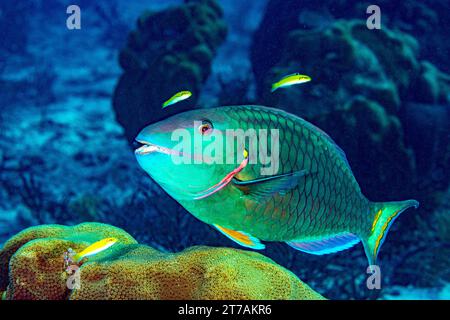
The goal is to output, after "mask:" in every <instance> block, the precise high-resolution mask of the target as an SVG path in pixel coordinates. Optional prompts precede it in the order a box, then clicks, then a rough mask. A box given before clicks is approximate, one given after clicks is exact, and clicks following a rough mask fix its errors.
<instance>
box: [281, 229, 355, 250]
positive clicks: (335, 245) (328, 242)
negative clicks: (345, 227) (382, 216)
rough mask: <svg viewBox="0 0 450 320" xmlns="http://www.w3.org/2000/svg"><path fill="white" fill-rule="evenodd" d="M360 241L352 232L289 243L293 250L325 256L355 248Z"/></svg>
mask: <svg viewBox="0 0 450 320" xmlns="http://www.w3.org/2000/svg"><path fill="white" fill-rule="evenodd" d="M359 241H360V239H359V238H358V237H357V236H356V235H354V234H353V233H350V232H345V233H340V234H337V235H333V236H330V237H326V238H320V239H317V240H307V241H302V240H300V241H288V242H286V243H287V244H288V245H290V246H291V247H292V248H294V249H296V250H300V251H303V252H306V253H310V254H315V255H323V254H329V253H334V252H338V251H342V250H345V249H348V248H351V247H353V246H354V245H355V244H357V243H358V242H359Z"/></svg>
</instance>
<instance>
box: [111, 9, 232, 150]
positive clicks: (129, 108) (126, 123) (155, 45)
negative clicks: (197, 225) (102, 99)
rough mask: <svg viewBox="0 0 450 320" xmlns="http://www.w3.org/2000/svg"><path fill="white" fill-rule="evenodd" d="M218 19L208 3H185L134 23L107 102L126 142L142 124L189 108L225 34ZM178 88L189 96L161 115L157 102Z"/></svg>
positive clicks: (149, 15)
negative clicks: (109, 101)
mask: <svg viewBox="0 0 450 320" xmlns="http://www.w3.org/2000/svg"><path fill="white" fill-rule="evenodd" d="M222 16H223V13H222V10H221V9H220V7H219V6H218V4H217V3H216V1H214V0H196V1H194V0H188V1H185V3H184V4H183V5H181V6H178V7H171V8H168V9H167V10H163V11H160V12H146V13H144V14H142V16H141V17H140V18H139V19H138V23H137V30H135V31H132V32H131V33H130V35H129V38H128V44H127V46H126V47H125V48H124V49H123V50H122V51H121V53H120V57H119V62H120V65H121V66H122V68H123V70H124V74H123V75H122V76H121V78H120V80H119V83H118V84H117V87H116V89H115V92H114V99H113V107H114V111H115V113H116V118H117V121H118V122H119V123H120V124H121V125H122V126H123V128H124V130H125V135H126V136H127V138H128V140H129V141H133V140H134V138H135V137H136V134H137V133H138V131H139V130H140V129H141V128H142V127H143V126H144V125H147V124H149V123H151V122H154V121H156V120H160V119H161V118H163V117H166V116H169V115H172V114H173V113H174V111H173V110H176V112H179V111H182V110H186V109H187V108H188V107H190V108H192V106H194V105H195V102H196V99H197V96H198V93H199V92H200V87H201V85H202V84H203V82H204V81H205V80H206V78H207V77H208V75H209V73H210V70H211V62H212V59H213V57H214V54H215V51H216V49H217V47H218V46H219V45H220V44H221V43H222V42H223V40H224V39H225V36H226V33H227V28H226V25H225V23H224V21H223V19H222ZM181 90H190V91H191V92H192V93H193V96H192V97H191V98H190V99H189V100H187V101H186V102H182V103H180V104H178V105H177V107H176V108H168V109H164V111H163V110H162V109H161V104H162V103H163V102H164V101H165V100H167V99H168V98H169V97H171V96H172V95H173V94H174V93H176V92H178V91H181Z"/></svg>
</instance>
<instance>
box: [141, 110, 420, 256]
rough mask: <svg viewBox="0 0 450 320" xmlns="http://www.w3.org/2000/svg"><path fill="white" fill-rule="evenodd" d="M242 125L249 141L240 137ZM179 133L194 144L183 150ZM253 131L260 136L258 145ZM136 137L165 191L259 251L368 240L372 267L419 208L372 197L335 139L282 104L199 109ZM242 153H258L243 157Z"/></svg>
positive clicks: (328, 247) (323, 250)
mask: <svg viewBox="0 0 450 320" xmlns="http://www.w3.org/2000/svg"><path fill="white" fill-rule="evenodd" d="M177 130H178V131H177ZM179 130H182V131H183V132H185V133H187V134H184V135H180V131H179ZM239 130H241V131H239ZM242 131H243V132H244V137H245V139H244V140H239V139H234V138H235V137H236V132H241V133H242ZM174 132H178V133H177V136H178V137H180V136H183V137H184V139H185V140H186V139H187V140H189V143H188V144H186V141H184V144H183V146H184V147H183V148H180V143H179V141H176V139H174V136H173V133H174ZM230 132H231V133H232V134H231V137H232V138H233V139H229V138H230ZM249 132H253V133H257V134H258V133H260V136H258V135H256V137H257V138H256V139H258V138H259V141H258V143H252V142H254V140H252V139H250V138H249V137H250V134H249ZM264 132H265V134H262V133H264ZM272 133H273V135H272ZM245 134H247V136H245ZM199 136H200V137H201V139H200V140H201V141H200V142H199V140H195V139H196V137H197V138H198V137H199ZM227 139H229V140H227ZM136 140H137V141H139V142H140V143H142V144H144V145H143V146H142V147H141V148H139V149H137V150H136V157H137V160H138V162H139V164H140V165H141V166H142V168H143V169H144V170H145V171H146V172H147V173H148V174H149V175H150V176H151V177H152V178H153V179H154V180H155V181H156V182H157V183H159V184H160V185H161V186H162V188H163V189H164V190H166V191H167V192H168V193H169V194H170V195H171V196H172V197H173V198H174V199H176V200H177V201H178V202H179V203H180V204H181V205H182V206H184V207H185V208H186V209H187V210H188V211H189V212H190V213H192V214H193V215H194V216H196V217H197V218H199V219H200V220H202V221H203V222H205V223H208V224H210V225H212V226H214V227H216V228H217V229H218V230H219V231H220V232H222V233H223V234H224V235H226V236H227V237H229V238H230V239H232V240H234V241H236V242H237V243H239V244H241V245H243V246H246V247H249V248H253V249H262V248H264V244H263V243H261V240H263V241H284V242H286V243H288V244H289V245H290V246H292V247H293V248H295V249H297V250H300V251H303V252H307V253H310V254H318V255H320V254H327V253H332V252H336V251H340V250H344V249H347V248H350V247H352V246H353V245H355V244H357V243H358V242H360V241H362V243H363V245H364V248H365V252H366V255H367V258H368V261H369V264H375V263H376V258H377V254H378V251H379V248H380V247H381V244H382V243H383V241H384V239H385V237H386V234H387V232H388V230H389V228H390V226H391V225H392V223H393V221H394V220H395V219H396V218H397V217H398V215H399V214H400V213H401V212H402V211H404V210H405V209H407V208H409V207H412V206H414V207H417V206H418V202H417V201H415V200H406V201H399V202H370V201H369V200H368V199H367V198H366V197H365V196H364V195H363V194H362V192H361V190H360V187H359V185H358V183H357V181H356V180H355V177H354V175H353V173H352V170H351V168H350V165H349V163H348V161H347V159H346V157H345V154H344V152H343V151H342V150H341V149H340V148H339V147H338V146H337V145H336V144H335V143H334V142H333V140H332V139H331V138H330V137H329V136H328V135H327V134H326V133H324V132H323V131H322V130H320V129H319V128H317V127H315V126H314V125H312V124H311V123H309V122H307V121H305V120H303V119H301V118H299V117H297V116H295V115H292V114H289V113H286V112H284V111H281V110H278V109H273V108H267V107H262V106H233V107H219V108H211V109H201V110H192V111H188V112H184V113H181V114H178V115H175V116H173V117H171V118H169V119H166V120H163V121H161V122H158V123H156V124H152V125H150V126H148V127H146V128H144V129H143V130H142V131H141V133H140V134H139V135H138V137H137V139H136ZM221 140H222V141H227V142H226V143H222V144H220V143H217V141H221ZM229 141H232V142H233V144H231V147H230V143H229ZM261 143H262V144H261ZM186 145H188V148H187V147H186ZM255 145H256V146H257V147H255ZM187 149H189V150H187ZM211 150H216V151H215V152H211ZM217 150H220V152H217ZM242 150H244V154H245V152H247V151H248V159H245V158H244V157H239V155H241V154H242ZM263 151H264V152H263ZM261 153H263V155H265V157H261ZM269 155H270V157H269ZM174 156H175V157H183V159H184V160H186V159H190V160H191V161H185V163H180V161H174ZM199 158H202V159H203V161H197V162H196V161H195V160H198V159H199ZM230 158H233V161H228V160H229V159H230Z"/></svg>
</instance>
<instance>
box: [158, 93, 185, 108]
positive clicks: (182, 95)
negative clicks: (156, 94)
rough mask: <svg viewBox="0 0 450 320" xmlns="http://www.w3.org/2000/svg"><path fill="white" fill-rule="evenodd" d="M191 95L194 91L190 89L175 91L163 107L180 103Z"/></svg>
mask: <svg viewBox="0 0 450 320" xmlns="http://www.w3.org/2000/svg"><path fill="white" fill-rule="evenodd" d="M190 96H192V92H190V91H180V92H177V93H175V94H174V95H173V96H172V97H170V99H168V100H167V101H165V102H164V103H163V105H162V107H163V108H165V107H168V106H170V105H172V104H175V103H178V102H180V101H183V100H186V99H188V98H189V97H190Z"/></svg>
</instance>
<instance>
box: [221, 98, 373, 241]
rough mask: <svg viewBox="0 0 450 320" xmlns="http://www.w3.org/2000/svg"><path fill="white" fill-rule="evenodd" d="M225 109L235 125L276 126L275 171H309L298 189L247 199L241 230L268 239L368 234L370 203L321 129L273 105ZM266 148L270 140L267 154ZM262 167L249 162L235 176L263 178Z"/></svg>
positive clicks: (241, 126)
mask: <svg viewBox="0 0 450 320" xmlns="http://www.w3.org/2000/svg"><path fill="white" fill-rule="evenodd" d="M223 111H225V112H226V114H227V115H228V116H229V117H230V118H231V119H233V120H234V121H235V122H236V123H237V124H233V127H238V128H242V129H244V130H247V129H249V128H253V129H255V130H258V129H268V130H270V129H279V139H280V140H279V141H280V146H279V148H280V159H279V160H280V165H279V172H278V174H283V173H289V172H293V171H299V170H306V171H307V172H308V174H306V175H305V176H304V177H302V178H301V179H300V182H299V183H298V185H297V187H296V188H294V189H292V190H290V191H288V192H286V193H285V194H278V193H277V194H275V195H274V196H271V197H270V199H265V200H264V201H254V200H253V199H250V198H248V199H246V200H245V207H246V208H247V213H246V214H245V215H244V219H243V220H242V227H243V228H245V230H248V231H249V232H250V233H251V234H252V235H254V236H256V237H259V238H261V239H263V240H269V241H270V240H271V241H280V240H283V241H287V240H294V239H295V240H307V239H315V238H320V237H325V236H328V235H332V234H337V233H340V232H352V233H355V234H357V235H367V234H368V233H369V232H370V229H369V228H370V225H371V224H370V221H371V219H373V217H372V215H370V214H369V201H368V200H367V199H366V198H365V197H364V196H363V195H362V193H361V190H360V187H359V185H358V183H357V182H356V180H355V178H354V176H353V173H352V171H351V169H350V167H349V165H348V164H347V161H346V159H345V156H342V154H341V153H340V151H339V149H338V147H337V146H336V145H335V144H334V142H333V141H332V140H331V139H330V138H329V137H328V136H327V135H326V134H325V133H324V132H322V131H321V130H320V129H318V128H316V127H315V126H313V125H311V124H310V123H308V122H306V121H305V120H303V119H301V118H299V117H296V116H293V115H290V114H287V113H285V112H283V111H279V110H276V109H271V108H264V109H261V108H259V107H256V106H239V107H236V106H233V107H226V108H225V110H223ZM269 137H270V135H269ZM270 146H271V143H270V140H269V142H268V150H269V154H271V153H270V152H271V149H270ZM261 167H262V165H261V164H260V163H257V164H249V165H248V166H247V167H246V168H245V169H244V170H243V171H242V172H241V173H240V174H239V175H238V176H237V177H238V178H239V176H245V177H252V178H254V179H257V178H262V177H264V176H261V174H260V172H261V171H260V169H261ZM247 179H248V178H247ZM224 191H225V190H224ZM244 198H245V196H244Z"/></svg>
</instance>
